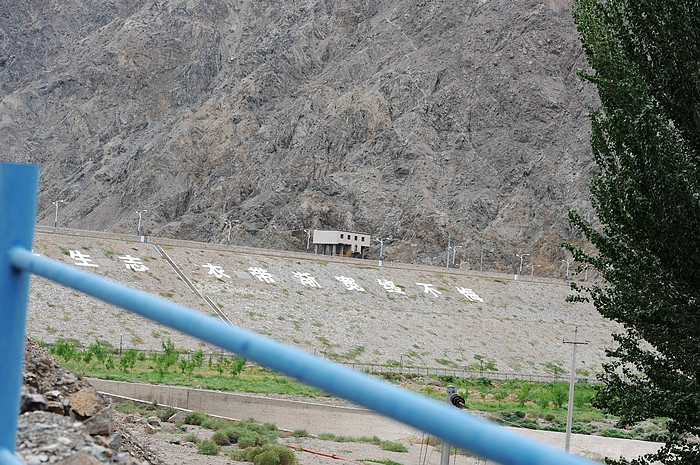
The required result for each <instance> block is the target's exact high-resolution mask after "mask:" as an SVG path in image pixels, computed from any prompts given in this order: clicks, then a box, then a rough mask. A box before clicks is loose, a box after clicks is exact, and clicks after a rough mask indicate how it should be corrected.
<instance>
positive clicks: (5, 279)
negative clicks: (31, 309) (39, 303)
mask: <svg viewBox="0 0 700 465" xmlns="http://www.w3.org/2000/svg"><path fill="white" fill-rule="evenodd" d="M38 185H39V168H38V167H37V166H35V165H24V164H17V163H2V164H0V299H1V300H0V374H1V375H2V382H0V416H1V421H0V458H2V460H3V461H2V463H8V462H6V461H5V457H6V456H8V454H9V455H10V456H11V455H12V453H13V452H14V450H15V444H16V443H17V420H18V417H19V405H20V388H21V386H22V361H23V359H24V341H25V327H26V321H27V299H28V297H29V273H28V272H27V271H26V270H19V269H15V268H12V267H11V266H10V259H9V256H8V254H7V251H8V250H10V249H11V248H13V247H21V248H23V249H24V250H31V248H32V243H33V240H34V239H33V238H34V221H35V218H36V197H37V196H36V193H37V187H38ZM28 253H29V254H30V255H31V252H28ZM17 463H19V462H17Z"/></svg>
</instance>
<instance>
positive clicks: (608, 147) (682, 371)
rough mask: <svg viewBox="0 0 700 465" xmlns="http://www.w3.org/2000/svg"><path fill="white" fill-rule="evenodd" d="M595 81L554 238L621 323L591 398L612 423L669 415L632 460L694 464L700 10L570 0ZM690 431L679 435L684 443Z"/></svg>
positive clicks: (698, 416) (699, 449)
mask: <svg viewBox="0 0 700 465" xmlns="http://www.w3.org/2000/svg"><path fill="white" fill-rule="evenodd" d="M573 14H574V20H575V23H576V25H577V28H578V31H579V35H580V38H581V42H582V44H583V48H584V51H585V53H586V56H587V59H588V63H589V65H590V67H591V68H592V71H591V72H588V73H581V75H582V76H583V78H584V79H585V80H587V81H589V82H591V83H593V84H594V85H595V86H596V87H597V90H598V95H599V98H600V107H599V108H597V109H593V110H591V148H592V151H593V155H594V157H595V160H596V162H597V164H598V167H599V172H598V173H596V174H595V175H594V176H593V178H592V180H591V200H592V203H593V207H594V209H595V212H596V215H597V217H598V220H599V222H600V226H599V227H593V226H592V225H590V224H587V223H586V222H585V221H584V220H583V219H582V217H581V216H580V215H579V214H577V213H576V212H571V213H570V219H571V221H572V223H573V224H574V225H575V226H576V227H577V228H578V229H579V230H581V231H582V232H583V234H584V236H585V237H586V239H587V240H588V241H589V242H590V243H591V244H592V245H593V246H594V248H595V251H594V252H587V251H585V250H584V249H583V248H579V247H575V246H573V245H571V244H566V245H565V246H566V247H567V248H568V249H569V250H570V251H571V252H572V253H573V255H574V259H575V260H577V261H578V262H580V263H583V264H587V265H589V266H592V267H594V268H595V269H596V270H597V271H598V272H599V273H600V275H601V276H602V277H603V278H604V281H603V283H602V284H598V285H590V286H585V287H584V286H581V285H579V286H576V285H574V286H573V287H574V288H575V289H576V290H577V291H579V293H578V294H577V296H576V297H575V299H588V298H590V299H592V300H593V302H594V304H595V306H596V308H597V309H598V311H599V312H600V313H601V314H602V315H603V316H605V317H606V318H609V319H612V320H614V321H617V322H619V323H621V325H622V327H623V330H621V331H619V334H616V335H614V338H615V340H616V342H617V347H616V348H614V349H611V350H609V351H608V352H609V353H608V355H609V356H610V357H611V360H612V361H611V362H610V363H608V364H606V365H605V366H604V373H603V374H602V375H601V378H602V381H604V384H603V387H602V388H601V389H600V390H599V392H598V395H597V396H596V399H595V402H596V403H597V405H599V406H600V407H603V408H604V409H606V410H607V411H609V412H610V413H613V414H615V415H619V416H620V422H621V424H622V425H632V424H635V423H637V422H639V421H641V420H644V419H649V418H654V417H668V418H669V419H670V421H669V422H668V429H669V433H668V437H667V442H666V446H665V448H664V449H663V450H662V451H661V452H660V453H659V454H657V455H655V456H648V457H644V458H640V459H638V460H636V461H635V463H640V464H642V463H650V462H651V461H653V460H662V461H664V462H665V463H673V464H681V463H682V464H697V463H700V445H698V443H697V442H696V441H694V440H693V438H692V437H693V436H695V437H697V436H698V435H700V381H699V380H700V344H699V342H700V176H699V173H698V170H699V166H700V164H699V161H700V8H699V7H698V5H697V3H696V2H695V1H681V0H679V1H675V0H674V1H669V0H665V1H663V0H655V1H652V0H606V1H601V0H576V1H575V3H574V8H573ZM688 439H690V441H689V440H688Z"/></svg>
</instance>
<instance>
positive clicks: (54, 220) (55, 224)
mask: <svg viewBox="0 0 700 465" xmlns="http://www.w3.org/2000/svg"><path fill="white" fill-rule="evenodd" d="M63 202H65V200H56V201H55V202H51V203H52V204H54V205H56V216H54V219H53V227H54V229H56V228H58V204H59V203H63Z"/></svg>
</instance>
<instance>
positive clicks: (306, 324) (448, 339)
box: [28, 230, 615, 376]
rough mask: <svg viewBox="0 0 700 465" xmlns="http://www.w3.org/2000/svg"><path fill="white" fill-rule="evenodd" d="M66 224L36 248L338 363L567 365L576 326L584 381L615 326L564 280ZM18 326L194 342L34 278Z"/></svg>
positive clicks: (111, 338) (141, 344) (75, 335)
mask: <svg viewBox="0 0 700 465" xmlns="http://www.w3.org/2000/svg"><path fill="white" fill-rule="evenodd" d="M48 231H50V230H48ZM73 233H75V235H71V234H61V233H51V232H39V234H37V238H36V241H35V251H36V252H38V253H41V254H43V255H46V256H48V257H51V258H54V259H57V260H59V261H61V262H64V263H66V264H68V265H71V266H75V267H77V268H81V269H83V270H86V271H88V272H91V273H97V274H99V275H102V276H105V277H107V278H109V279H112V280H116V281H118V282H122V283H124V284H127V285H130V286H134V287H136V288H139V289H142V290H145V291H147V292H149V293H151V294H155V295H160V296H161V297H164V298H166V299H169V300H172V301H174V302H177V303H180V304H182V305H185V306H188V307H190V308H193V309H195V310H198V311H201V312H204V313H207V314H210V315H212V316H214V317H216V316H217V314H216V313H215V311H214V310H213V309H212V308H211V307H210V306H208V304H207V303H206V302H205V300H204V298H203V297H207V298H209V299H210V300H211V302H212V303H213V304H214V305H215V306H216V307H217V308H218V309H220V311H221V312H222V313H223V314H224V315H225V316H226V317H227V318H228V319H230V321H231V322H232V323H233V324H235V325H237V326H240V327H243V328H246V329H250V330H252V331H255V332H258V333H261V334H263V335H266V336H268V337H271V338H274V339H277V340H280V341H282V342H285V343H287V344H290V345H293V346H296V347H298V348H301V349H303V350H306V351H308V352H311V353H316V354H317V355H323V356H326V357H328V358H331V359H333V360H336V361H343V362H354V363H379V364H390V365H391V364H394V365H397V366H398V365H402V366H422V367H433V368H440V367H444V368H448V369H451V368H458V369H464V368H470V369H481V368H482V367H484V369H486V370H497V371H501V372H505V373H526V374H552V373H554V372H555V371H558V372H559V373H566V372H568V370H569V368H570V360H571V350H570V347H569V346H567V345H566V344H564V343H563V341H565V340H571V338H572V337H573V331H574V328H578V331H579V335H578V337H579V340H580V341H582V340H585V341H588V344H587V345H584V346H581V347H580V348H579V354H580V355H579V356H578V360H579V361H578V364H577V367H578V371H579V374H580V375H583V376H586V375H591V376H592V375H593V374H594V373H596V372H598V371H599V370H600V365H601V363H602V362H603V361H604V359H605V354H604V349H605V348H606V347H608V346H609V344H610V341H611V338H610V334H611V332H612V331H614V330H615V326H614V325H613V324H612V323H610V322H608V321H605V320H603V319H602V317H601V316H600V315H599V314H598V313H597V312H596V311H595V309H594V308H593V307H592V305H590V304H571V303H567V302H565V297H566V296H567V295H568V294H569V292H570V290H569V287H568V286H567V285H566V284H565V283H564V282H563V281H562V280H557V281H555V280H549V279H543V278H537V277H534V278H533V277H529V276H523V277H518V279H514V278H515V277H516V276H514V275H503V274H497V273H476V272H466V271H459V270H449V269H447V268H437V267H428V266H413V265H406V264H399V263H396V264H386V265H385V266H382V267H379V266H377V262H375V261H369V260H356V259H341V258H334V257H328V256H325V257H324V256H319V255H314V254H308V255H306V254H303V253H280V252H277V251H272V250H262V249H251V248H240V247H225V246H219V245H211V244H204V243H196V242H178V241H169V240H167V239H164V240H160V239H157V238H156V239H153V242H151V243H147V244H144V243H141V242H137V241H136V238H130V237H123V236H114V235H105V234H98V235H94V234H92V233H90V232H85V231H83V232H79V231H73ZM156 246H159V247H161V248H162V249H161V250H162V251H163V252H165V254H166V255H167V257H168V258H169V259H170V260H172V262H173V263H174V264H175V266H176V267H177V268H178V270H179V271H180V272H181V273H182V274H183V275H184V277H185V278H186V279H187V280H189V282H190V283H191V285H192V286H193V287H194V291H193V290H192V289H191V288H189V287H188V285H187V284H186V282H185V281H183V279H181V278H180V276H179V275H178V274H177V273H176V272H175V270H174V269H173V268H172V267H171V265H170V264H169V263H168V262H167V261H166V259H165V256H163V255H162V254H161V252H160V251H159V250H158V249H157V248H156ZM195 291H196V292H195ZM28 335H29V336H30V337H32V338H35V339H38V340H43V341H46V342H55V341H56V340H57V339H58V338H68V339H75V340H77V341H80V342H82V343H83V344H90V343H92V342H94V340H95V338H99V339H100V340H103V341H107V342H108V343H109V344H111V345H112V346H113V347H115V348H118V347H122V348H124V349H127V348H130V347H136V348H139V349H151V350H152V349H160V348H161V342H162V341H164V340H166V339H171V340H173V341H174V342H175V344H176V346H177V347H179V348H182V349H191V350H196V349H197V348H199V347H200V346H201V343H200V341H198V340H195V339H194V338H191V337H188V336H184V335H182V334H179V333H177V332H176V331H174V330H172V329H170V328H166V327H163V326H160V325H157V324H155V323H153V322H150V321H147V320H145V319H144V318H142V317H140V316H138V315H135V314H132V313H129V312H127V311H124V310H121V309H118V308H115V307H112V306H109V305H106V304H104V303H102V302H100V301H98V300H95V299H93V298H91V297H87V296H84V295H82V294H78V293H76V292H74V291H71V290H68V289H65V288H63V287H61V286H58V285H56V284H53V283H50V282H47V281H46V280H44V279H42V278H34V279H33V280H32V288H31V297H30V307H29V316H28ZM206 350H207V351H216V350H217V349H216V348H214V347H207V348H206Z"/></svg>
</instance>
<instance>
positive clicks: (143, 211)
mask: <svg viewBox="0 0 700 465" xmlns="http://www.w3.org/2000/svg"><path fill="white" fill-rule="evenodd" d="M147 211H148V210H139V211H137V212H136V214H137V215H139V224H138V226H137V227H136V235H137V236H141V215H142V214H143V213H146V212H147Z"/></svg>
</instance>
